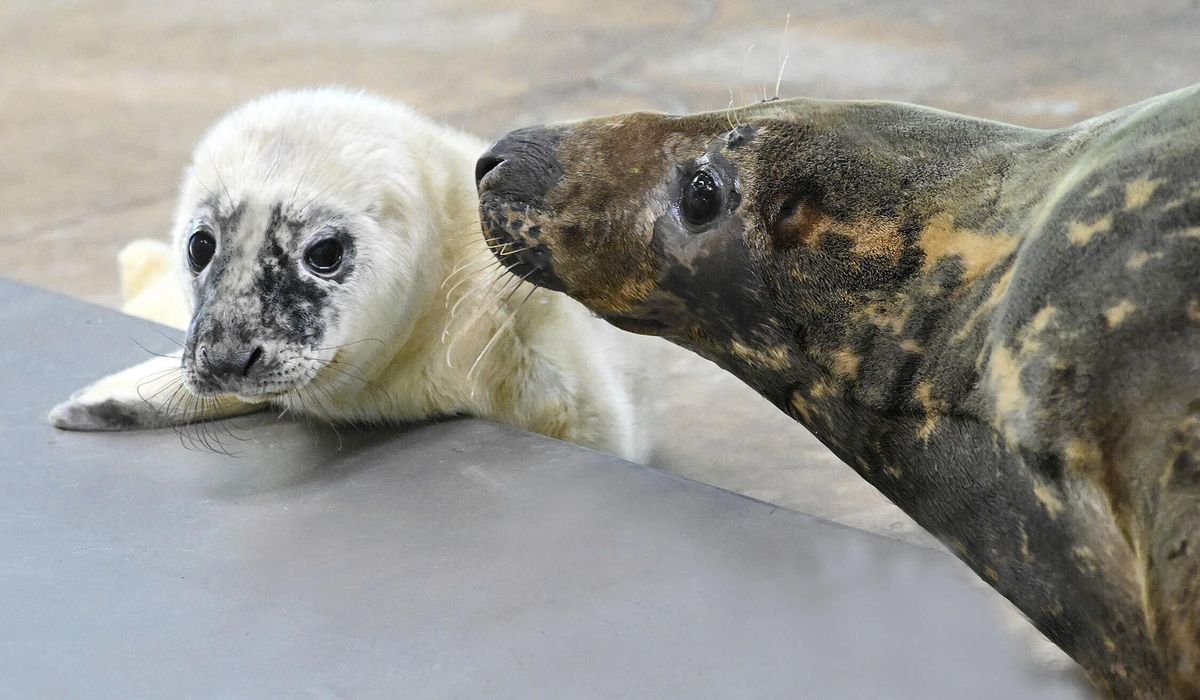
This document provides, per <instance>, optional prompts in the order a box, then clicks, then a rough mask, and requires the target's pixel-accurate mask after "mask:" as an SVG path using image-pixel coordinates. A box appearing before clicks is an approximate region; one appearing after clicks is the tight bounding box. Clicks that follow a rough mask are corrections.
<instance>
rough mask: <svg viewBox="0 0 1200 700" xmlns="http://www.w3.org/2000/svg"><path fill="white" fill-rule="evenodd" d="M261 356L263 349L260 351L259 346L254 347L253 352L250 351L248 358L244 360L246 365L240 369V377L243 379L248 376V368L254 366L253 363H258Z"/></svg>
mask: <svg viewBox="0 0 1200 700" xmlns="http://www.w3.org/2000/svg"><path fill="white" fill-rule="evenodd" d="M262 354H263V349H262V346H261V345H259V346H257V347H255V348H254V349H253V350H251V351H250V357H248V358H247V359H246V365H245V366H244V367H242V376H243V377H245V376H246V375H248V374H250V368H251V367H253V366H254V363H255V362H258V360H259V359H260V358H261V357H262Z"/></svg>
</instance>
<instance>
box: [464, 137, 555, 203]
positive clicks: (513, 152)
mask: <svg viewBox="0 0 1200 700" xmlns="http://www.w3.org/2000/svg"><path fill="white" fill-rule="evenodd" d="M562 134H563V130H562V129H561V128H559V127H553V128H551V127H544V126H533V127H528V128H525V129H517V130H516V131H512V132H509V133H508V134H506V135H505V136H503V137H502V138H501V139H500V140H499V141H497V142H496V143H494V144H492V146H491V148H489V149H488V150H487V152H486V153H484V154H483V155H482V156H480V157H479V160H478V161H477V162H476V163H475V186H476V187H477V188H478V189H479V192H480V194H482V193H484V192H496V193H499V194H503V195H505V196H507V197H510V198H512V199H516V200H520V201H523V202H525V203H534V202H536V201H539V200H540V199H541V197H542V196H543V195H545V194H546V191H547V190H549V189H550V187H551V186H552V185H554V183H556V182H558V179H559V178H560V177H562V167H561V166H560V165H559V164H558V157H557V150H558V143H559V141H560V140H561V139H562Z"/></svg>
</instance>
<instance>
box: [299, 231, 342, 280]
mask: <svg viewBox="0 0 1200 700" xmlns="http://www.w3.org/2000/svg"><path fill="white" fill-rule="evenodd" d="M344 254H345V249H344V248H343V247H342V242H341V241H339V240H338V239H336V238H323V239H321V240H319V241H317V242H316V243H313V244H312V245H310V246H309V247H308V250H306V251H304V264H305V265H308V269H310V270H312V271H313V272H315V273H317V274H318V275H329V274H332V273H334V272H336V271H337V269H338V268H339V267H341V266H342V256H343V255H344Z"/></svg>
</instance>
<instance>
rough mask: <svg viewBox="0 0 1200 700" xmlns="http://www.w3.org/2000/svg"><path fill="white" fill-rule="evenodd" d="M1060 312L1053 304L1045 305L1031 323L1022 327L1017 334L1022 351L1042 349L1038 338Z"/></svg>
mask: <svg viewBox="0 0 1200 700" xmlns="http://www.w3.org/2000/svg"><path fill="white" fill-rule="evenodd" d="M1057 313H1058V309H1057V308H1055V307H1053V306H1043V307H1042V308H1041V309H1039V310H1038V312H1037V313H1036V314H1034V315H1033V318H1032V319H1030V321H1029V323H1028V324H1026V325H1025V327H1024V328H1022V329H1021V332H1020V333H1019V334H1018V335H1017V340H1018V342H1020V344H1021V352H1022V353H1027V352H1037V351H1038V350H1040V349H1041V347H1042V343H1041V341H1040V340H1038V336H1039V335H1041V334H1042V332H1043V331H1045V330H1046V328H1047V326H1049V325H1050V321H1051V320H1052V319H1053V318H1054V316H1055V314H1057Z"/></svg>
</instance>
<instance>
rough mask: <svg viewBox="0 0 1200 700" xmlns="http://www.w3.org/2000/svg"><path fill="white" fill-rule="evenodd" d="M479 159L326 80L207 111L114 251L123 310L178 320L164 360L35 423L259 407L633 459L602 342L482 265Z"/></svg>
mask: <svg viewBox="0 0 1200 700" xmlns="http://www.w3.org/2000/svg"><path fill="white" fill-rule="evenodd" d="M483 148H484V144H483V143H482V142H480V141H478V140H477V139H475V138H474V137H470V136H467V135H465V134H462V133H459V132H457V131H454V130H452V129H449V128H446V127H443V126H440V125H437V124H434V123H432V122H430V121H429V120H427V119H425V118H423V117H421V116H420V115H418V114H416V113H415V112H413V111H412V110H411V109H409V108H407V107H405V106H403V105H400V104H397V103H394V102H390V101H387V100H383V99H380V98H377V97H372V96H369V95H364V94H361V93H352V92H347V91H344V90H337V89H323V90H311V91H299V92H283V93H278V94H275V95H270V96H267V97H265V98H262V99H260V100H256V101H254V102H252V103H250V104H248V105H246V106H244V107H242V108H240V109H238V110H235V111H234V112H232V113H231V114H229V115H227V116H226V117H224V118H223V119H222V120H220V121H219V122H218V123H217V124H216V125H215V126H214V127H213V128H212V130H211V131H209V133H208V134H207V135H206V136H205V137H204V138H203V140H202V141H201V142H200V144H199V145H198V146H197V148H196V151H195V153H194V155H193V158H192V163H191V165H190V166H189V167H188V168H187V170H186V172H185V175H184V179H183V185H182V188H181V194H180V197H179V202H178V207H177V210H176V216H175V223H174V226H173V229H172V232H173V242H172V245H171V246H170V248H169V249H167V248H164V247H163V246H161V245H159V246H156V245H154V244H150V243H145V242H141V243H137V244H135V245H133V246H131V247H129V248H127V249H126V250H125V251H124V252H123V254H122V256H121V263H122V270H123V273H124V277H125V280H124V281H125V293H126V295H127V297H128V299H127V305H126V308H127V309H128V310H130V311H133V312H135V313H139V314H141V315H144V316H148V317H150V318H154V319H155V320H159V321H162V322H165V323H168V324H172V325H173V324H181V325H182V324H186V326H187V339H186V342H185V343H184V347H183V350H182V352H181V353H178V354H176V355H174V356H171V357H162V358H155V359H153V360H150V361H148V362H146V363H144V364H141V365H138V366H135V367H132V368H130V369H127V370H125V371H123V372H120V373H118V374H115V375H113V376H110V377H106V378H104V379H102V380H100V381H99V382H97V383H95V384H93V385H91V386H89V387H86V388H85V389H83V390H81V391H80V392H78V393H76V394H75V395H74V396H73V397H71V398H70V400H68V401H66V402H65V403H63V404H61V405H59V406H57V407H55V408H54V410H53V411H52V412H51V414H50V420H51V421H52V422H53V423H54V424H55V425H57V426H58V427H60V428H67V429H73V430H116V429H128V428H139V427H151V426H162V425H178V424H192V423H197V422H198V421H205V420H209V419H213V418H221V417H225V416H230V415H237V414H240V413H246V412H249V411H254V410H258V409H260V408H263V407H268V406H269V407H273V408H275V409H276V410H287V411H290V412H293V413H297V414H300V415H305V416H312V417H315V418H318V419H320V420H324V421H329V422H334V423H336V422H353V423H376V424H378V423H396V422H402V421H415V420H424V419H429V418H436V417H440V416H450V415H456V414H470V415H475V416H482V417H485V418H491V419H494V420H497V421H500V422H503V423H508V424H510V425H515V426H519V427H522V428H526V429H529V430H533V431H536V432H539V433H543V434H546V435H550V436H553V437H557V438H561V439H564V440H569V441H572V442H576V443H579V444H583V445H587V446H589V447H594V448H597V449H601V450H605V451H608V452H612V453H615V454H618V455H621V456H624V457H630V458H634V459H636V458H638V457H639V456H640V449H639V445H638V442H637V440H636V438H635V432H634V426H633V419H632V414H631V406H630V402H629V399H628V391H627V387H626V386H624V384H623V383H622V382H621V380H620V377H619V376H618V375H619V373H618V372H617V371H616V370H615V369H614V367H613V365H612V357H611V356H610V355H606V354H604V353H601V352H596V348H597V346H598V343H600V342H601V339H600V338H599V336H598V335H597V333H610V332H611V329H609V328H607V327H606V326H605V325H604V324H602V323H601V322H599V321H596V320H594V319H592V318H591V315H590V314H589V313H588V312H587V310H585V309H584V308H583V307H581V306H580V305H578V304H577V303H575V302H573V301H571V300H570V299H568V298H566V297H564V296H562V295H560V294H553V293H549V292H546V291H544V290H540V289H534V288H532V287H531V286H530V285H529V284H526V283H523V282H521V280H520V275H510V274H508V272H507V270H504V271H503V273H502V274H497V273H498V271H499V270H500V269H502V268H501V267H500V265H499V264H498V263H496V262H495V261H494V260H493V259H492V256H491V252H489V244H488V243H487V242H486V241H483V240H481V239H480V238H479V233H478V219H477V204H478V203H477V199H476V195H475V187H474V182H473V180H472V176H471V174H472V171H473V168H474V163H475V160H476V158H477V157H478V155H479V153H480V152H482V150H483ZM498 245H499V248H498V252H501V253H504V252H507V249H506V247H505V246H503V245H502V244H498ZM501 249H503V250H501ZM202 437H203V436H202ZM209 444H213V443H212V441H209ZM218 447H219V445H218Z"/></svg>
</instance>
